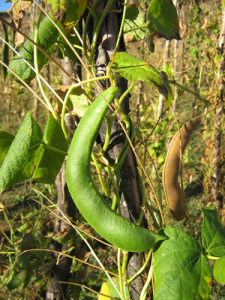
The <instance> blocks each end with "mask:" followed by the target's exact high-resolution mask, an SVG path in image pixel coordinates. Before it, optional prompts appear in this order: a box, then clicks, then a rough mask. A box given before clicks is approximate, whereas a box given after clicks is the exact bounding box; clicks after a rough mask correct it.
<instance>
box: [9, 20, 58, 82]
mask: <svg viewBox="0 0 225 300" xmlns="http://www.w3.org/2000/svg"><path fill="white" fill-rule="evenodd" d="M34 35H35V32H33V33H32V34H31V35H30V38H31V39H32V40H34ZM57 37H58V31H57V29H56V28H55V26H54V25H53V24H52V22H51V21H50V20H49V19H48V18H47V17H45V18H44V19H43V20H42V21H41V23H40V26H39V33H38V45H39V46H41V47H42V48H43V49H44V50H45V51H47V52H48V53H49V54H50V53H52V52H53V49H54V48H53V46H54V45H55V43H56V41H57ZM19 54H20V55H21V56H22V57H23V58H24V59H25V60H27V62H29V63H30V64H31V65H32V66H34V62H33V59H34V46H33V43H32V42H30V41H29V40H27V41H26V42H25V44H24V45H23V46H22V48H21V50H20V51H19ZM47 60H48V59H47V57H46V56H45V54H44V53H42V52H41V51H38V66H39V70H40V69H41V68H42V67H43V66H44V64H45V63H46V62H47ZM9 67H10V68H11V69H12V70H13V71H15V72H16V74H17V75H18V76H19V77H20V78H22V79H23V80H24V81H25V82H29V81H30V80H31V79H33V78H34V77H35V72H34V71H33V70H31V69H30V67H29V66H28V65H27V64H26V63H25V62H24V61H23V60H22V59H21V57H20V56H18V55H16V56H14V58H13V59H12V60H11V61H10V63H9Z"/></svg>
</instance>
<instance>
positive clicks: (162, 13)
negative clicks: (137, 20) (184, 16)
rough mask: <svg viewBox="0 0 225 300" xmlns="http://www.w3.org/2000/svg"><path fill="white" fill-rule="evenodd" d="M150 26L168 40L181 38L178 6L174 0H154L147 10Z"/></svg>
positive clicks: (151, 30)
mask: <svg viewBox="0 0 225 300" xmlns="http://www.w3.org/2000/svg"><path fill="white" fill-rule="evenodd" d="M146 18H147V21H148V28H149V30H150V32H151V34H152V33H157V34H158V35H159V36H160V37H164V38H165V39H167V40H171V39H178V40H179V39H180V34H179V22H178V15H177V10H176V7H175V6H174V4H173V1H172V0H152V1H151V4H150V5H149V7H148V10H147V16H146Z"/></svg>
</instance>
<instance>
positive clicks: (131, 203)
mask: <svg viewBox="0 0 225 300" xmlns="http://www.w3.org/2000/svg"><path fill="white" fill-rule="evenodd" d="M107 2H108V1H106V0H103V1H101V2H100V3H99V5H98V7H97V12H98V13H99V14H101V12H102V11H103V9H104V7H105V6H106V4H107ZM117 2H119V5H120V7H118V4H117ZM122 5H123V3H122V1H114V3H113V5H112V7H111V10H114V9H117V10H118V9H119V8H122ZM119 28H120V15H119V14H118V13H110V14H108V15H107V16H106V18H105V20H104V22H103V24H102V28H101V31H100V34H99V37H98V42H97V45H98V46H97V53H96V57H95V67H96V73H97V75H99V76H101V75H103V74H105V73H106V67H107V65H108V62H109V60H110V57H111V55H112V53H113V51H114V49H115V46H116V41H117V37H118V33H119ZM118 51H125V45H124V42H123V39H122V40H121V42H120V45H119V49H118ZM102 86H103V88H107V86H108V83H107V82H104V83H102ZM117 86H118V87H119V92H118V96H119V97H120V96H121V95H122V94H123V92H124V91H125V90H126V89H127V81H126V80H125V79H123V78H120V79H118V80H117ZM122 109H123V111H124V112H125V114H127V113H128V112H129V97H127V98H126V99H125V100H124V102H123V107H122ZM104 132H105V128H104V126H103V127H102V129H101V132H100V134H101V136H102V137H103V138H104V136H105V133H104ZM112 136H113V139H112V140H111V142H110V145H109V148H110V151H109V152H108V155H109V160H110V161H115V159H116V157H117V156H118V154H119V153H120V151H121V149H122V146H123V142H124V139H125V137H124V134H123V132H122V129H121V128H120V126H119V124H118V123H117V121H115V122H114V123H113V125H112ZM120 195H121V209H122V214H123V216H124V217H125V218H127V219H130V220H132V221H133V222H136V221H137V218H138V215H139V211H140V204H141V193H140V188H139V183H138V174H137V167H136V161H135V158H134V154H133V153H132V150H131V149H130V150H129V151H128V154H127V157H126V159H125V161H124V164H123V167H122V170H121V183H120ZM140 267H141V256H140V254H130V257H129V262H128V266H127V275H128V277H131V276H132V275H134V274H135V273H136V272H137V271H138V270H139V268H140ZM142 287H143V282H142V279H141V277H137V278H136V280H134V281H133V282H132V283H131V297H132V299H133V300H136V299H139V297H140V292H141V290H142Z"/></svg>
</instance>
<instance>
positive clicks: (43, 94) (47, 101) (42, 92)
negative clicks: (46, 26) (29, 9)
mask: <svg viewBox="0 0 225 300" xmlns="http://www.w3.org/2000/svg"><path fill="white" fill-rule="evenodd" d="M38 26H39V22H38ZM38 26H37V29H36V30H35V35H34V41H35V43H36V44H37V43H38ZM34 68H35V72H36V78H37V82H38V86H39V88H40V91H41V94H42V96H43V98H44V99H45V102H46V104H47V106H48V108H49V110H50V112H51V113H52V115H53V117H54V118H55V119H56V120H57V121H58V117H57V115H56V113H55V111H54V109H53V107H52V105H51V103H50V101H49V100H48V97H47V96H46V94H45V92H44V89H43V86H42V83H41V80H40V77H39V67H38V51H37V47H36V45H34Z"/></svg>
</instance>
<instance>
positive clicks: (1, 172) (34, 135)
mask: <svg viewBox="0 0 225 300" xmlns="http://www.w3.org/2000/svg"><path fill="white" fill-rule="evenodd" d="M41 140H42V132H41V129H40V127H39V126H38V124H37V123H36V121H35V120H34V119H33V117H32V116H31V114H30V113H27V115H26V117H25V118H24V120H23V123H22V124H21V126H20V128H19V130H18V132H17V134H16V136H15V139H14V140H13V142H12V144H11V146H10V148H9V150H8V152H7V154H6V157H5V159H4V161H3V163H2V166H1V168H0V192H2V191H3V190H4V189H5V188H6V187H10V186H13V185H14V184H16V183H18V182H21V181H23V180H26V179H28V178H30V177H31V175H32V174H33V172H34V168H35V165H36V163H37V161H38V159H39V146H40V143H41Z"/></svg>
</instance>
